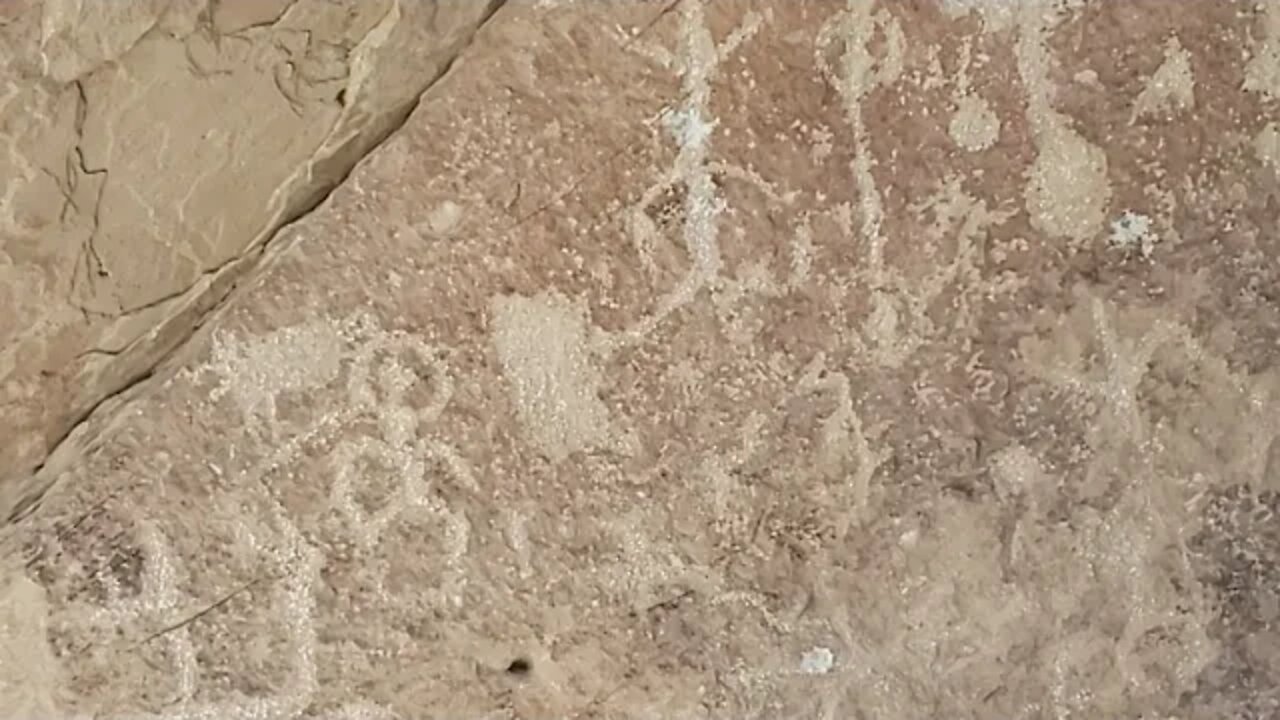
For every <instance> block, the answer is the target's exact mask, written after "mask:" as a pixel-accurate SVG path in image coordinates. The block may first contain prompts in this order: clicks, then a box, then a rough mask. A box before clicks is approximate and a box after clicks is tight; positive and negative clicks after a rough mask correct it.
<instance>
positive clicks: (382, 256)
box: [0, 0, 1280, 720]
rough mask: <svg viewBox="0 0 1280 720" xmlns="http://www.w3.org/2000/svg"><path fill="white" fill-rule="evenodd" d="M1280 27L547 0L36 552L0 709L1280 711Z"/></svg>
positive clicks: (131, 416)
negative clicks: (1279, 226)
mask: <svg viewBox="0 0 1280 720" xmlns="http://www.w3.org/2000/svg"><path fill="white" fill-rule="evenodd" d="M243 6H244V7H253V8H258V7H259V6H258V5H256V4H253V5H250V4H248V3H245V4H243ZM127 21H129V19H128V18H121V19H120V20H119V22H120V23H121V24H126V22H127ZM1278 22H1280V2H1268V3H1262V4H1253V3H1225V2H1224V3H1200V4H1195V5H1194V6H1192V5H1189V4H1178V5H1177V6H1176V7H1175V6H1174V5H1173V4H1170V3H1164V2H1158V1H1156V0H1152V1H1151V2H1138V1H1135V2H1123V3H1121V2H1104V1H1102V0H1098V1H1096V2H1049V1H1047V0H1045V1H1043V2H1041V1H1032V0H1028V2H1025V3H989V2H980V1H978V0H947V1H946V2H942V3H940V4H934V3H905V2H903V3H897V2H881V3H870V2H860V1H858V0H852V1H851V2H849V3H848V4H847V5H846V4H837V3H834V2H814V3H754V2H733V1H731V0H706V1H705V2H699V1H698V0H680V1H679V2H676V3H673V4H665V3H664V4H644V3H616V4H614V3H569V2H565V3H551V2H538V3H532V2H529V3H511V4H508V5H507V6H505V7H503V8H502V9H501V10H500V11H499V12H498V13H497V14H496V15H494V17H493V18H492V19H491V20H490V22H488V23H487V24H486V25H485V27H484V28H483V29H482V30H481V31H480V32H479V34H478V35H477V37H476V39H475V42H474V43H473V45H472V46H471V47H470V48H469V50H468V51H467V53H466V55H465V58H464V60H465V62H463V63H460V64H459V65H458V66H457V67H456V68H455V70H454V71H453V72H451V73H449V74H448V75H447V76H446V77H445V78H444V79H443V80H441V81H440V82H439V83H437V84H436V85H435V86H434V87H433V88H432V89H431V91H430V92H429V93H428V94H427V96H426V97H425V98H424V101H423V102H422V103H421V104H420V105H419V106H418V108H417V109H416V110H415V111H414V112H413V114H412V116H411V117H410V118H409V120H408V122H407V123H406V124H405V125H404V127H403V128H402V129H400V130H399V131H398V132H396V133H395V135H394V136H393V137H392V139H391V140H390V141H389V142H388V143H387V144H386V145H384V146H383V147H381V148H379V149H378V150H377V151H375V152H374V153H373V154H372V155H371V156H370V158H369V160H368V162H366V163H364V164H362V165H361V166H360V167H358V168H357V169H356V170H355V171H354V173H352V175H351V176H350V178H349V179H348V180H347V181H346V182H345V183H343V184H342V185H341V186H340V187H338V188H337V190H336V191H335V192H334V193H333V195H332V196H331V197H330V198H329V199H328V200H327V201H326V202H324V203H323V204H322V205H321V206H320V207H319V208H318V209H317V210H316V211H315V212H313V213H311V214H310V215H308V216H307V217H306V218H305V219H303V220H302V221H301V222H299V223H297V224H295V225H292V226H289V227H288V228H287V229H286V230H285V231H284V235H283V236H282V237H281V238H280V239H279V240H278V241H277V242H276V243H274V244H273V246H274V247H275V248H277V249H276V250H275V251H273V252H269V253H268V256H269V261H268V262H266V263H265V264H264V265H263V266H262V267H261V269H260V270H259V271H258V272H256V273H254V274H253V275H252V276H251V277H250V278H249V279H247V280H246V281H244V282H242V283H241V285H240V287H238V288H237V289H236V291H235V293H233V294H232V296H231V298H230V300H229V301H228V302H226V303H225V304H224V305H223V307H221V308H220V310H219V311H218V312H216V313H215V314H214V315H212V316H211V317H210V319H209V320H208V321H207V322H206V323H205V325H204V326H203V327H202V328H201V329H200V330H199V332H197V333H196V334H195V336H194V337H193V338H192V339H191V340H190V342H188V343H187V344H185V345H184V347H183V348H182V350H181V352H179V353H177V354H175V355H174V356H173V357H172V358H171V359H170V360H169V361H168V362H166V363H164V364H163V365H162V367H161V368H160V369H159V370H158V371H157V373H156V375H155V377H154V378H153V379H152V380H150V381H148V382H147V383H145V384H142V385H140V386H139V387H138V389H137V392H136V393H135V395H134V396H133V397H132V398H131V399H130V400H129V401H128V402H127V403H123V404H122V405H121V407H119V408H118V409H116V410H115V411H113V412H111V413H97V414H96V415H95V417H94V418H91V420H90V422H89V423H88V424H87V425H86V426H85V437H86V438H91V439H90V440H85V441H84V442H83V444H82V447H83V448H85V449H84V450H78V451H77V452H76V453H75V454H74V455H71V456H68V457H67V459H66V461H65V463H63V466H60V467H59V469H58V472H57V474H56V477H50V478H49V479H50V480H54V479H56V481H57V482H56V484H55V485H54V486H53V489H52V490H51V491H50V492H49V493H48V494H47V495H46V496H45V497H44V499H43V501H42V502H41V503H39V504H38V506H35V507H34V508H33V509H32V510H31V511H30V512H29V513H28V514H26V515H25V516H24V517H23V518H22V519H21V521H19V522H17V523H16V524H11V525H10V526H8V527H7V528H5V529H4V531H3V533H4V534H3V536H0V542H2V543H3V545H0V547H3V548H4V549H5V552H6V553H7V555H6V557H8V558H10V559H11V560H12V562H11V565H12V568H11V569H8V570H7V571H6V572H7V574H6V575H5V576H4V581H5V583H6V587H7V589H5V590H3V591H0V633H3V634H0V659H7V658H11V657H24V658H30V661H29V662H26V663H23V664H15V663H8V664H5V665H0V706H10V705H8V703H10V702H12V703H14V704H15V705H13V706H16V707H20V708H30V709H31V710H30V712H31V713H48V712H51V711H57V712H60V713H64V714H66V715H70V716H76V714H77V713H78V714H82V715H85V716H94V717H102V718H172V719H174V720H176V719H177V718H206V717H209V718H211V717H219V718H221V717H245V718H259V717H273V718H274V717H281V718H284V717H307V718H393V717H394V718H406V719H407V718H476V719H479V718H486V719H489V720H497V719H499V718H502V719H514V718H526V719H531V718H569V717H575V718H636V719H637V720H639V719H641V718H644V719H649V718H708V719H712V718H714V719H719V718H726V719H727V718H734V719H738V718H762V719H763V718H845V717H865V718H893V719H896V718H920V717H954V718H992V717H1000V718H1006V717H1007V718H1027V719H1032V718H1036V719H1038V718H1046V719H1048V718H1062V717H1160V718H1184V719H1186V720H1193V719H1194V720H1201V719H1205V720H1207V719H1209V718H1215V719H1217V718H1265V717H1272V716H1274V715H1275V714H1276V713H1277V712H1280V695H1277V692H1276V688H1277V687H1280V634H1278V633H1280V629H1278V626H1277V618H1278V616H1280V596H1278V595H1277V591H1276V581H1277V578H1276V571H1275V568H1276V567H1277V564H1276V562H1277V560H1280V530H1277V527H1278V525H1277V523H1278V522H1280V521H1278V520H1277V517H1276V513H1277V512H1278V511H1280V507H1278V504H1277V493H1280V450H1278V449H1277V448H1280V445H1277V444H1276V442H1275V437H1276V434H1277V432H1278V430H1277V428H1276V426H1275V424H1274V423H1273V422H1272V421H1271V420H1272V418H1274V417H1276V415H1277V413H1280V374H1278V373H1280V370H1277V367H1276V363H1275V358H1276V353H1277V342H1280V310H1278V309H1277V306H1276V303H1275V302H1274V298H1273V297H1272V295H1273V293H1274V291H1273V288H1274V287H1276V285H1277V281H1278V280H1280V278H1278V277H1277V273H1278V272H1280V270H1277V265H1276V263H1275V262H1274V260H1275V258H1276V257H1277V254H1278V252H1280V247H1278V245H1280V235H1277V232H1276V221H1277V214H1278V213H1280V192H1278V190H1280V183H1278V175H1277V173H1278V172H1280V166H1278V165H1277V161H1276V159H1275V153H1273V152H1271V150H1270V148H1271V147H1272V146H1273V145H1275V142H1273V141H1274V138H1275V134H1276V132H1277V131H1276V126H1277V125H1276V123H1277V113H1276V110H1277V106H1278V105H1277V103H1280V85H1277V84H1276V82H1277V79H1278V78H1280V51H1277V48H1278V47H1280V45H1278V43H1280V26H1278V25H1277V23H1278ZM1242 48H1243V49H1246V50H1247V52H1244V53H1242ZM109 51H110V50H109V48H107V49H103V48H99V47H98V46H94V47H93V48H91V49H85V50H83V51H81V55H83V56H84V57H88V58H94V57H96V56H97V55H96V54H103V53H107V52H109ZM95 53H96V54H95ZM77 57H79V56H77ZM68 62H70V61H68ZM72 65H73V66H74V63H72ZM90 107H92V105H90ZM86 167H91V168H92V167H97V166H96V165H93V164H89V165H87V166H86ZM113 177H114V176H113ZM50 472H53V471H52V470H51V471H50ZM12 628H18V629H12ZM6 629H7V630H6ZM51 709H52V710H51Z"/></svg>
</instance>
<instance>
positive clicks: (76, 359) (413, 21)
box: [0, 0, 496, 497]
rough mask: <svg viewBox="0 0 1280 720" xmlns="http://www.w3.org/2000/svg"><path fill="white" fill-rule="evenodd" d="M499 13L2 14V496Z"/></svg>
mask: <svg viewBox="0 0 1280 720" xmlns="http://www.w3.org/2000/svg"><path fill="white" fill-rule="evenodd" d="M495 4H496V3H488V2H466V3H458V2H435V1H434V0H431V1H423V2H402V1H401V0H343V1H342V2H329V1H327V0H296V1H290V0H231V1H226V0H224V1H221V2H219V1H218V0H213V1H212V2H209V1H206V0H124V1H122V2H109V3H97V2H92V3H83V2H80V0H46V1H45V2H40V3H31V2H26V0H18V2H16V3H9V2H6V3H5V6H4V7H3V8H0V63H2V64H0V72H3V75H4V84H3V87H4V90H3V91H0V138H3V140H4V146H5V148H7V150H6V152H4V153H0V177H3V178H4V181H5V182H4V188H3V191H2V192H0V307H3V309H4V311H3V313H2V314H0V437H4V438H6V440H7V442H5V443H4V444H3V446H0V481H2V482H5V483H6V484H7V485H8V486H9V493H10V496H11V497H12V496H14V495H16V494H17V490H15V487H16V485H17V484H19V483H20V482H21V481H20V480H19V478H20V477H22V476H24V475H26V474H29V473H30V471H31V470H32V469H33V468H35V467H36V466H37V465H38V464H39V463H41V462H42V461H43V460H44V458H45V456H46V455H47V454H48V452H49V451H50V449H51V448H52V447H53V446H54V445H55V444H56V443H57V442H58V441H60V440H61V439H63V438H64V437H65V436H66V434H67V433H68V431H69V430H70V429H71V428H72V426H73V425H75V424H76V423H77V422H79V421H80V420H82V419H83V418H84V417H85V415H86V414H87V413H88V412H89V411H90V410H92V409H93V408H94V407H95V406H96V405H97V404H99V403H101V402H102V401H103V400H104V399H105V398H107V397H109V396H111V395H113V394H115V393H117V392H119V391H120V390H122V389H124V388H125V387H127V386H128V385H130V384H131V383H133V382H135V381H136V380H138V379H139V378H141V377H144V376H145V375H146V374H147V373H149V372H150V370H151V369H152V368H153V367H154V366H155V364H156V362H157V360H158V359H159V358H162V357H164V356H165V355H166V354H168V353H169V352H171V351H172V350H173V349H174V347H176V346H177V345H178V344H180V343H181V342H182V341H183V340H185V339H186V338H187V337H188V336H189V335H190V332H191V328H192V327H193V326H194V325H198V324H199V323H200V321H201V318H202V317H203V316H204V315H205V314H207V313H208V312H209V310H210V308H212V307H215V306H216V305H217V304H218V303H219V302H221V300H222V299H223V298H224V297H225V296H226V294H227V292H228V290H229V288H230V287H231V286H232V285H233V284H234V283H235V282H237V279H238V278H239V277H241V276H242V275H243V274H244V271H245V270H246V269H247V268H251V267H253V266H254V265H255V264H256V260H257V259H258V256H259V254H260V252H261V250H262V247H263V244H264V242H265V241H266V240H267V238H269V237H270V236H271V235H272V234H273V233H274V232H275V231H276V229H278V228H279V227H280V226H281V225H283V224H285V223H287V222H289V221H290V220H292V219H294V218H296V217H298V216H299V215H300V214H303V213H305V212H306V211H308V210H310V209H311V208H312V207H314V206H315V204H316V203H317V202H318V201H319V200H320V199H321V198H323V197H324V196H325V195H326V194H327V193H328V192H329V190H331V189H332V188H333V187H334V186H335V185H336V184H337V183H339V182H340V181H341V180H342V179H343V178H344V177H345V176H346V174H347V173H348V172H349V171H350V170H351V168H352V166H353V165H354V164H355V162H356V161H357V160H358V159H359V158H361V157H362V156H363V155H365V154H366V153H367V152H368V151H369V150H370V149H371V148H372V147H373V146H375V145H376V144H377V143H378V142H380V141H381V140H382V139H383V138H385V137H386V136H387V135H388V134H389V133H390V132H391V131H392V130H393V129H394V128H395V127H397V126H398V125H399V124H400V123H401V122H403V120H404V118H405V116H406V115H407V114H408V113H409V111H410V110H411V109H412V108H413V106H414V105H415V104H416V102H417V99H418V96H419V95H420V94H421V93H422V92H423V91H424V90H425V89H426V88H427V87H428V86H430V85H431V83H432V82H434V80H435V79H436V78H438V77H439V76H440V74H441V73H442V72H443V71H444V70H445V68H446V67H447V66H448V65H449V63H450V62H452V60H453V58H454V57H456V56H457V54H458V53H459V51H460V50H461V49H462V48H463V47H464V46H465V45H466V44H467V43H468V42H469V40H470V37H471V34H472V33H473V32H474V30H475V28H476V27H477V25H478V24H479V23H480V22H481V21H482V20H483V19H484V18H485V17H486V16H487V15H488V13H489V12H490V11H491V10H492V7H491V6H493V5H495ZM28 492H30V491H29V490H28V489H27V488H25V487H24V488H23V494H24V495H25V494H26V493H28ZM0 497H3V494H0Z"/></svg>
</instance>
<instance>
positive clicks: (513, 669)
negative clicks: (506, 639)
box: [507, 658, 533, 675]
mask: <svg viewBox="0 0 1280 720" xmlns="http://www.w3.org/2000/svg"><path fill="white" fill-rule="evenodd" d="M532 669H533V666H532V665H531V664H530V663H529V661H528V660H526V659H524V658H516V659H515V660H512V661H511V664H510V665H508V666H507V674H508V675H528V674H529V671H530V670H532Z"/></svg>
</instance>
